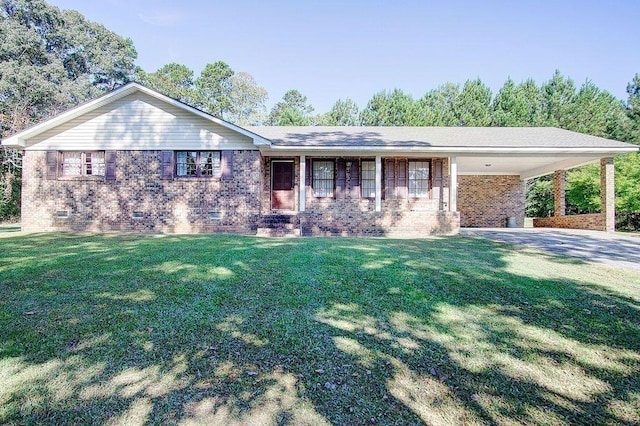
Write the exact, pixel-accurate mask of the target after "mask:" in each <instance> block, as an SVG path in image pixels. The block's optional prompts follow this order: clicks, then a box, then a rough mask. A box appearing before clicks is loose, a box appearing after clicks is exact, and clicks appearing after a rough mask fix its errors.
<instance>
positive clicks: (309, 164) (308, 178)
mask: <svg viewBox="0 0 640 426" xmlns="http://www.w3.org/2000/svg"><path fill="white" fill-rule="evenodd" d="M305 166H306V167H305V170H304V174H305V185H306V189H307V194H308V195H309V196H312V195H313V182H312V181H311V177H312V176H313V162H312V160H311V159H310V158H307V160H306V164H305Z"/></svg>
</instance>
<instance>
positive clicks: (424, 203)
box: [262, 157, 460, 237]
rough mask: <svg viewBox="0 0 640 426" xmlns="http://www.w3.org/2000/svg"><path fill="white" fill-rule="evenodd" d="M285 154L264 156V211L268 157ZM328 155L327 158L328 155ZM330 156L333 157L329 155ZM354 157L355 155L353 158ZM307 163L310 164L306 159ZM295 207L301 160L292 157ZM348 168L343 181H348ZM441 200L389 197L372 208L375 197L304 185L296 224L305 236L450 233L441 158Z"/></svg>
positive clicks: (454, 219)
mask: <svg viewBox="0 0 640 426" xmlns="http://www.w3.org/2000/svg"><path fill="white" fill-rule="evenodd" d="M272 159H277V160H283V159H287V158H284V157H283V158H279V157H278V158H270V157H265V158H263V160H262V166H263V169H262V170H263V178H262V182H263V191H262V194H263V197H262V207H263V212H271V198H270V190H271V174H270V173H271V172H270V171H271V165H270V164H271V160H272ZM327 159H329V158H327ZM331 159H333V158H331ZM353 160H354V161H356V159H353ZM306 167H311V162H310V161H309V159H307V165H306ZM294 170H295V172H294V176H295V180H294V190H295V209H296V210H298V209H299V205H300V198H299V185H300V178H299V176H300V162H299V158H298V157H296V158H295V159H294ZM349 181H350V174H349V172H348V171H347V175H346V182H347V185H349ZM383 184H384V183H383ZM443 186H444V188H443V191H442V192H443V195H442V199H443V202H442V203H441V202H440V200H438V199H434V198H432V199H388V200H385V199H383V200H382V209H381V211H380V212H376V211H375V200H374V199H368V198H360V197H357V196H356V197H354V196H351V195H350V194H349V193H348V191H347V194H346V195H345V197H344V198H338V197H336V198H316V197H314V196H313V191H312V190H311V189H310V187H309V186H307V190H306V204H305V211H304V212H300V213H298V214H297V215H298V218H299V221H298V226H300V229H301V234H302V235H306V236H320V235H325V236H328V235H340V236H390V237H420V236H426V235H451V234H457V233H458V232H459V230H460V216H459V215H458V213H457V212H447V211H442V210H441V209H442V208H446V206H447V204H448V164H447V161H446V160H444V162H443Z"/></svg>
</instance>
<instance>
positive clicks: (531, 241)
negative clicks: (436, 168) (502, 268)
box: [460, 228, 640, 272]
mask: <svg viewBox="0 0 640 426" xmlns="http://www.w3.org/2000/svg"><path fill="white" fill-rule="evenodd" d="M460 234H461V235H467V236H474V237H483V238H488V239H490V240H494V241H501V242H505V243H509V244H517V245H522V246H530V247H535V248H539V249H542V250H545V251H548V252H551V253H558V254H564V255H567V256H571V257H575V258H578V259H581V260H583V261H585V262H588V263H597V264H602V265H607V266H611V267H615V268H624V269H629V270H632V271H637V272H640V236H634V235H625V234H621V233H614V234H608V233H606V232H598V231H583V230H574V229H550V228H463V229H462V230H461V231H460Z"/></svg>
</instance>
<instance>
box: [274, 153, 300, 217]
mask: <svg viewBox="0 0 640 426" xmlns="http://www.w3.org/2000/svg"><path fill="white" fill-rule="evenodd" d="M294 195H295V194H294V189H293V161H272V162H271V208H272V209H274V210H293V208H294V200H295V197H294Z"/></svg>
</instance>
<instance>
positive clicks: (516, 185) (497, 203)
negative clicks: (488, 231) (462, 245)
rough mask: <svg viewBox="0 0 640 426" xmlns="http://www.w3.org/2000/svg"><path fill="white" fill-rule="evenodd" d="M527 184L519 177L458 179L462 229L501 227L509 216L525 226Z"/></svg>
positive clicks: (490, 176)
mask: <svg viewBox="0 0 640 426" xmlns="http://www.w3.org/2000/svg"><path fill="white" fill-rule="evenodd" d="M524 206H525V196H524V182H522V181H521V180H520V177H519V176H511V175H477V176H458V210H459V211H460V226H462V227H487V228H496V227H497V228H500V227H504V226H505V224H506V219H507V218H508V217H515V218H516V222H517V224H518V226H519V227H522V226H524Z"/></svg>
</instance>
